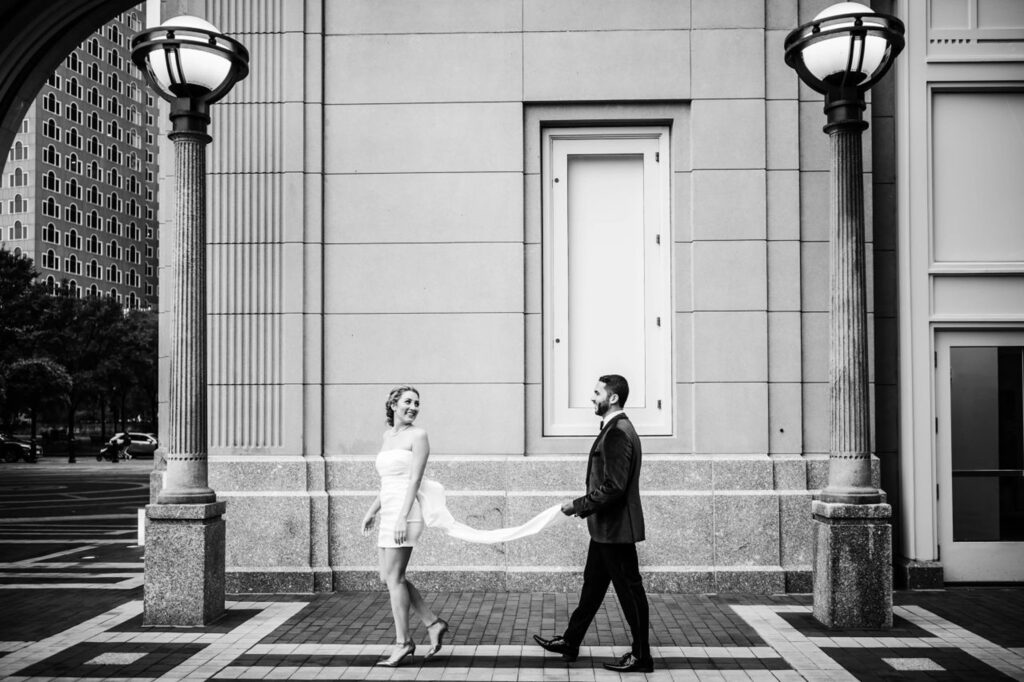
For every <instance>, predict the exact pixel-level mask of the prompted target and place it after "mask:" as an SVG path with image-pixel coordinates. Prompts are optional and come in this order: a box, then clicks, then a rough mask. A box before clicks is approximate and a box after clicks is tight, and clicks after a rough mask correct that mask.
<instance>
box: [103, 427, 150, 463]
mask: <svg viewBox="0 0 1024 682" xmlns="http://www.w3.org/2000/svg"><path fill="white" fill-rule="evenodd" d="M122 433H123V432H122ZM122 433H115V434H114V438H117V437H118V436H120V435H122ZM127 435H128V439H129V440H131V443H129V444H128V454H129V455H131V456H132V457H152V456H153V452H154V451H155V450H156V447H157V441H156V436H154V435H153V434H151V433H136V432H132V431H129V432H128V434H127ZM111 440H113V439H111Z"/></svg>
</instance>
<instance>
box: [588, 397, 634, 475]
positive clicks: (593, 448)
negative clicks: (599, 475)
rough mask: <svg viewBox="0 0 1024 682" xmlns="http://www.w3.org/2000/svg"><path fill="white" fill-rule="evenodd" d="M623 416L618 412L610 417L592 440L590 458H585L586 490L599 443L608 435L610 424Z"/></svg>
mask: <svg viewBox="0 0 1024 682" xmlns="http://www.w3.org/2000/svg"><path fill="white" fill-rule="evenodd" d="M624 416H625V414H623V413H622V412H619V413H618V414H616V415H615V416H614V417H612V418H611V419H609V420H607V421H606V422H605V423H604V427H603V428H602V429H601V432H600V433H598V434H597V438H595V439H594V444H593V445H591V446H590V457H588V458H587V486H588V489H589V486H590V472H591V470H592V469H593V468H594V456H595V455H597V452H598V450H599V449H600V446H601V443H602V442H604V437H605V435H606V434H607V433H608V429H610V428H611V427H612V424H614V423H615V420H617V419H621V418H622V417H624Z"/></svg>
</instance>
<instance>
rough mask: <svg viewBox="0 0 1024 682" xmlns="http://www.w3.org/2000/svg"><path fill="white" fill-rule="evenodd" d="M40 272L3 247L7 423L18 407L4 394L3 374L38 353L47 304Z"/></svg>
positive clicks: (0, 285)
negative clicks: (38, 279) (4, 376)
mask: <svg viewBox="0 0 1024 682" xmlns="http://www.w3.org/2000/svg"><path fill="white" fill-rule="evenodd" d="M37 274H38V273H37V272H36V271H35V269H33V267H32V259H31V258H28V257H26V256H18V255H15V254H14V253H13V252H11V251H8V250H7V249H0V418H2V420H3V422H4V423H6V424H10V423H11V421H12V420H13V417H14V412H15V409H14V406H12V405H11V404H10V400H9V398H6V397H5V395H6V392H5V390H4V387H3V384H4V382H3V378H2V377H3V375H4V374H5V369H6V368H7V367H9V366H10V365H11V363H13V362H15V361H17V360H21V359H24V358H27V357H32V356H33V355H35V354H36V351H35V344H36V341H37V339H38V320H39V317H40V315H41V311H42V309H43V308H44V307H45V306H46V305H47V304H48V301H47V299H48V298H49V297H48V296H47V295H46V288H45V286H43V285H40V284H38V283H36V281H35V277H36V276H37Z"/></svg>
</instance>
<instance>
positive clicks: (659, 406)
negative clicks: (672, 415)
mask: <svg viewBox="0 0 1024 682" xmlns="http://www.w3.org/2000/svg"><path fill="white" fill-rule="evenodd" d="M658 409H659V410H660V409H661V399H660V398H659V399H658Z"/></svg>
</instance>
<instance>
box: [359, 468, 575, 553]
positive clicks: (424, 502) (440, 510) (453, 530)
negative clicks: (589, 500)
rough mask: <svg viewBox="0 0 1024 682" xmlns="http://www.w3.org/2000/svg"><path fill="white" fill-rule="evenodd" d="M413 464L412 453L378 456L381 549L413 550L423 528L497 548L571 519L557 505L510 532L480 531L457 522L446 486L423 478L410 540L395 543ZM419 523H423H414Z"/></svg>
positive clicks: (411, 518) (410, 518) (411, 514)
mask: <svg viewBox="0 0 1024 682" xmlns="http://www.w3.org/2000/svg"><path fill="white" fill-rule="evenodd" d="M411 464H412V451H410V450H398V449H395V450H382V451H381V452H380V453H378V455H377V461H376V467H377V474H378V475H379V476H380V527H379V530H378V532H377V546H378V547H412V546H414V545H415V544H416V540H417V538H418V537H419V533H420V532H421V531H422V529H423V527H424V525H425V526H427V527H430V528H439V529H441V530H443V531H444V532H445V533H446V534H447V535H449V536H450V537H453V538H456V539H459V540H465V541H466V542H475V543H480V544H494V543H498V542H508V541H509V540H518V539H519V538H524V537H527V536H529V535H535V534H537V533H539V532H540V531H541V530H543V529H545V528H547V527H549V526H553V525H555V524H558V523H562V522H564V521H567V520H568V519H569V517H568V516H566V515H565V514H563V513H562V505H561V504H555V505H552V506H550V507H548V508H547V509H545V510H544V511H542V512H541V513H539V514H537V515H536V516H534V517H533V518H532V519H530V520H529V521H527V522H526V523H522V524H520V525H518V526H513V527H511V528H494V529H491V530H479V529H477V528H472V527H471V526H467V525H466V524H464V523H462V522H460V521H456V520H455V517H454V516H452V513H451V512H450V511H448V504H447V501H446V500H445V491H444V486H443V485H441V484H440V483H438V482H437V481H434V480H432V479H429V478H426V477H424V478H423V479H422V480H421V481H420V489H419V491H418V492H417V494H416V500H415V501H414V502H413V504H412V509H410V510H409V516H408V521H409V523H410V525H409V527H408V537H407V538H406V542H405V544H402V545H399V544H396V543H395V521H396V520H397V519H398V512H399V511H401V509H402V503H403V502H404V501H405V495H406V492H407V491H408V490H409V471H410V467H411ZM415 522H420V523H415Z"/></svg>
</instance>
